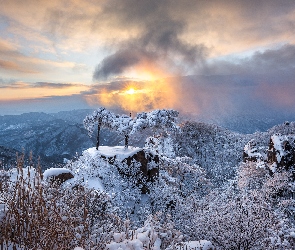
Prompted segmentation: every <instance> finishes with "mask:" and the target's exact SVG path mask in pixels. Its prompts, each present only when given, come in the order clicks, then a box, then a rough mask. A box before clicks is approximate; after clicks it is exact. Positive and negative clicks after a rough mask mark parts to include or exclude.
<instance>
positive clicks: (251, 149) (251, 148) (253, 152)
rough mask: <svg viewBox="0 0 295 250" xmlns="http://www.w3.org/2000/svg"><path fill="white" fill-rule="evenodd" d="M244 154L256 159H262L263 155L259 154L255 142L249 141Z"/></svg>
mask: <svg viewBox="0 0 295 250" xmlns="http://www.w3.org/2000/svg"><path fill="white" fill-rule="evenodd" d="M244 152H245V153H246V154H247V155H248V156H249V157H255V158H257V159H258V158H261V157H262V155H261V154H260V153H258V152H257V147H256V145H255V142H254V140H251V141H249V142H248V143H247V144H246V145H245V147H244Z"/></svg>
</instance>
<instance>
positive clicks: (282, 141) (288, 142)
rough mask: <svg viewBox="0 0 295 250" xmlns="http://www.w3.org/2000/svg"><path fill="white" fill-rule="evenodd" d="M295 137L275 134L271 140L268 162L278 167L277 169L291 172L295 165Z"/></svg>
mask: <svg viewBox="0 0 295 250" xmlns="http://www.w3.org/2000/svg"><path fill="white" fill-rule="evenodd" d="M294 140H295V137H294V136H293V135H280V134H274V135H272V136H271V138H270V142H269V148H268V153H267V161H268V162H269V163H270V164H271V165H273V164H275V165H276V167H277V168H276V169H282V168H284V169H285V170H289V169H290V168H291V167H292V166H294V165H295V143H294Z"/></svg>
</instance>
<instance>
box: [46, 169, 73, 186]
mask: <svg viewBox="0 0 295 250" xmlns="http://www.w3.org/2000/svg"><path fill="white" fill-rule="evenodd" d="M43 177H44V179H46V180H47V181H50V182H59V183H63V182H65V181H67V180H69V179H72V178H74V174H73V173H72V171H71V170H69V169H66V168H49V169H46V170H45V171H44V173H43Z"/></svg>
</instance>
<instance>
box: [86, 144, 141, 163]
mask: <svg viewBox="0 0 295 250" xmlns="http://www.w3.org/2000/svg"><path fill="white" fill-rule="evenodd" d="M141 150H142V148H139V147H128V148H125V147H124V146H115V147H108V146H99V147H98V150H96V148H95V147H94V148H89V149H87V150H86V152H88V153H89V154H90V155H91V156H92V157H93V158H94V157H97V156H99V155H102V156H105V157H115V156H116V158H117V159H119V160H124V159H126V158H128V157H130V156H132V155H135V154H136V153H137V152H139V151H141Z"/></svg>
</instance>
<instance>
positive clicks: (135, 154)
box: [97, 146, 159, 194]
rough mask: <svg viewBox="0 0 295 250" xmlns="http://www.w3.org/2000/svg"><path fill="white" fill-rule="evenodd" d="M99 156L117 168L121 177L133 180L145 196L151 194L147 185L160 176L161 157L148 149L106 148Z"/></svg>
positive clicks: (103, 148)
mask: <svg viewBox="0 0 295 250" xmlns="http://www.w3.org/2000/svg"><path fill="white" fill-rule="evenodd" d="M97 154H98V155H99V156H100V157H101V158H102V159H105V160H106V161H107V162H108V163H109V164H112V165H114V166H116V168H117V169H118V172H119V173H120V175H122V176H123V177H127V178H132V179H133V180H134V183H135V184H136V185H137V186H139V187H141V191H142V193H143V194H145V193H147V192H149V190H148V188H147V183H148V182H153V181H155V180H156V179H157V177H158V175H159V156H158V155H157V154H155V153H153V152H152V151H150V150H148V149H144V148H137V147H134V148H128V149H125V148H124V147H121V146H117V147H106V146H105V147H99V149H98V151H97Z"/></svg>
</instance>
